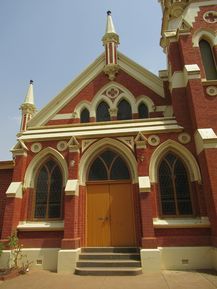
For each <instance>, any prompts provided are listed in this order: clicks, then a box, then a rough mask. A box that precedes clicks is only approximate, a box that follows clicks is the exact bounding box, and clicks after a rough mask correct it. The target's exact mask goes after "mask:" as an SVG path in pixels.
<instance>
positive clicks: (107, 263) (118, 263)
mask: <svg viewBox="0 0 217 289" xmlns="http://www.w3.org/2000/svg"><path fill="white" fill-rule="evenodd" d="M77 267H82V268H83V267H107V268H110V267H112V268H114V267H119V268H120V267H121V268H122V267H141V262H140V261H135V260H88V261H86V260H84V261H78V262H77Z"/></svg>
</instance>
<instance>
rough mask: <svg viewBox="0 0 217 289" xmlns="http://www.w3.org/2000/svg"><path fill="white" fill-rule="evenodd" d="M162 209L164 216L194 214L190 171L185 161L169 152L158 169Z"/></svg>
mask: <svg viewBox="0 0 217 289" xmlns="http://www.w3.org/2000/svg"><path fill="white" fill-rule="evenodd" d="M158 181H159V191H160V209H161V214H162V216H167V217H168V216H177V217H179V216H193V214H194V212H193V204H192V196H191V188H190V182H189V176H188V171H187V169H186V167H185V165H184V163H183V161H182V160H181V159H180V158H179V157H178V156H177V155H175V154H174V153H172V152H169V153H167V154H166V156H165V157H164V158H163V159H162V161H161V163H160V166H159V170H158Z"/></svg>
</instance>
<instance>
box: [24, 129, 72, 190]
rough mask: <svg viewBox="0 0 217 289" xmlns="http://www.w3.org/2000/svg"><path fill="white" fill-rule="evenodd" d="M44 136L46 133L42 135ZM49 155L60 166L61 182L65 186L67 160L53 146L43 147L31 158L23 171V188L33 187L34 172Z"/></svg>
mask: <svg viewBox="0 0 217 289" xmlns="http://www.w3.org/2000/svg"><path fill="white" fill-rule="evenodd" d="M71 135H72V134H71ZM44 136H45V137H46V135H44ZM49 155H52V156H53V157H54V159H55V160H57V161H58V164H59V165H60V168H61V169H62V175H63V183H64V186H65V184H66V181H67V180H68V165H67V162H66V160H65V158H64V157H63V155H62V154H61V153H60V152H58V151H57V150H55V149H54V148H51V147H47V148H45V149H43V150H42V151H40V152H39V153H38V154H37V155H36V156H35V157H34V158H33V159H32V160H31V162H30V164H29V165H28V167H27V170H26V173H25V177H24V187H25V188H34V180H35V174H36V172H37V169H38V168H39V167H40V165H41V164H42V163H43V162H44V160H45V158H47V157H48V156H49Z"/></svg>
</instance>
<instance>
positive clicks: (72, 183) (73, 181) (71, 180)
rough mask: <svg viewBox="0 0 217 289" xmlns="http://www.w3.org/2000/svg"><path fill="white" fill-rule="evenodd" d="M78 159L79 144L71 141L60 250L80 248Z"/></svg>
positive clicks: (74, 140)
mask: <svg viewBox="0 0 217 289" xmlns="http://www.w3.org/2000/svg"><path fill="white" fill-rule="evenodd" d="M79 159H80V151H79V144H78V143H77V141H76V139H73V140H72V143H71V145H70V146H69V154H68V174H69V176H68V182H67V184H66V191H65V197H64V214H65V216H64V239H63V240H62V244H61V247H62V249H76V248H79V247H80V236H79V231H80V230H79V195H78V190H79V188H78V164H79Z"/></svg>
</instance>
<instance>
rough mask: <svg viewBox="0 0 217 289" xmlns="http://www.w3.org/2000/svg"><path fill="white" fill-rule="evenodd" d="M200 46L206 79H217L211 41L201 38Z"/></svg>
mask: <svg viewBox="0 0 217 289" xmlns="http://www.w3.org/2000/svg"><path fill="white" fill-rule="evenodd" d="M199 47H200V53H201V57H202V61H203V66H204V69H205V73H206V79H207V80H214V79H217V70H216V63H215V59H214V54H213V51H212V47H211V46H210V44H209V42H208V41H206V40H204V39H202V40H200V42H199Z"/></svg>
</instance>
